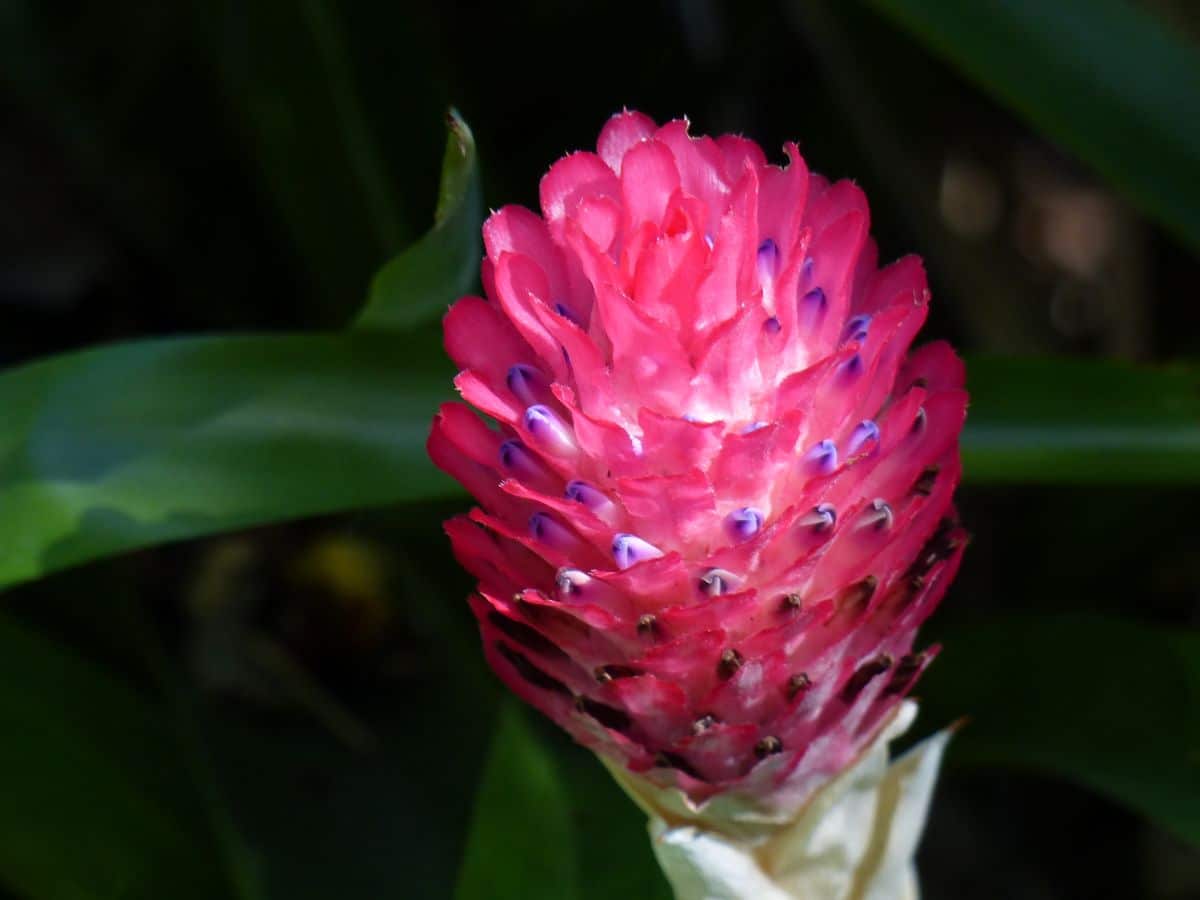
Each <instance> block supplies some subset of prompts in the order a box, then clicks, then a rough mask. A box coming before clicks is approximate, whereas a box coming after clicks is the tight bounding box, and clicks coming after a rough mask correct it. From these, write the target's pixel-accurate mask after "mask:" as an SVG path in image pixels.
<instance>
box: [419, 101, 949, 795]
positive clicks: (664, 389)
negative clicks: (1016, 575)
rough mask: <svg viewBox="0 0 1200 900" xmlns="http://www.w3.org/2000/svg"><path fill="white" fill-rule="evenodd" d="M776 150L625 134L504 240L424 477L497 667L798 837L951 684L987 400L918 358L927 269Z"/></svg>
mask: <svg viewBox="0 0 1200 900" xmlns="http://www.w3.org/2000/svg"><path fill="white" fill-rule="evenodd" d="M785 152H786V154H787V157H788V161H787V164H786V165H785V166H783V167H778V166H775V165H771V164H768V162H767V160H766V159H765V157H764V154H763V152H762V150H761V149H760V148H759V147H758V145H757V144H755V143H753V142H752V141H749V140H747V139H745V138H741V137H737V136H733V135H725V136H722V137H719V138H717V139H715V140H714V139H711V138H707V137H703V138H696V137H692V136H691V135H690V134H689V133H688V123H687V122H686V121H673V122H669V123H667V124H666V125H663V126H662V127H658V126H656V125H655V123H654V122H653V121H651V120H650V119H649V118H647V117H646V116H644V115H641V114H639V113H636V112H623V113H621V114H619V115H616V116H614V117H613V118H612V119H611V120H609V122H608V123H607V124H606V125H605V127H604V129H603V131H602V132H601V134H600V138H599V142H598V147H597V152H596V153H587V152H580V153H574V154H571V155H569V156H567V157H565V158H564V159H561V160H560V161H559V162H557V163H556V164H555V165H554V166H553V167H552V168H551V169H550V171H549V172H548V173H547V174H546V176H545V177H544V178H543V179H542V182H541V190H540V200H541V207H542V215H541V216H538V215H537V214H535V213H533V212H531V211H529V210H527V209H524V208H522V207H517V206H510V207H505V208H504V209H501V210H499V211H498V212H496V213H494V214H493V215H492V216H491V217H490V218H489V219H488V221H487V223H486V224H485V226H484V242H485V246H486V251H487V257H486V259H485V261H484V263H483V283H484V287H485V291H486V294H487V298H486V299H484V298H479V297H464V298H462V299H461V300H459V301H458V302H457V303H456V304H455V305H454V306H453V307H452V308H451V310H450V312H449V313H448V314H447V316H446V319H445V339H446V348H447V351H448V352H449V354H450V356H451V357H452V358H453V359H454V361H455V362H456V363H457V364H458V365H459V366H460V368H461V372H460V374H459V375H458V377H457V379H456V382H455V384H456V386H457V388H458V390H459V391H460V392H461V394H462V396H463V398H464V399H465V400H466V401H467V403H469V404H470V405H471V406H473V407H475V409H476V410H478V411H480V412H482V413H485V414H486V415H487V416H489V417H491V418H492V419H493V420H495V422H496V423H498V425H499V428H498V429H496V428H493V427H489V425H488V424H487V423H485V421H484V420H483V419H482V418H480V417H478V416H476V415H475V414H474V413H473V412H472V410H471V409H470V408H469V407H467V406H466V405H463V404H456V403H452V404H447V405H445V406H444V407H443V408H442V409H441V410H440V411H439V413H438V415H437V417H436V420H435V422H434V426H433V431H432V434H431V436H430V439H429V452H430V454H431V456H432V458H433V459H434V461H435V462H436V463H437V465H438V466H440V467H441V468H442V469H444V470H446V471H447V472H448V473H450V474H451V475H452V476H454V477H455V478H456V479H458V480H459V481H460V482H462V484H463V485H464V486H466V488H467V489H468V490H469V491H470V492H471V493H472V494H473V495H474V496H475V498H476V500H477V501H478V503H479V506H478V508H476V509H474V510H472V511H471V513H470V514H469V515H467V516H462V517H458V518H455V519H452V520H451V521H449V522H448V523H447V525H446V528H447V531H448V533H449V535H450V538H451V540H452V543H453V546H454V550H455V553H456V556H457V557H458V559H459V560H460V561H461V562H462V564H463V565H464V566H465V567H466V568H467V569H468V570H470V571H471V572H472V573H473V574H474V575H475V576H476V577H477V578H478V579H479V587H478V592H477V593H476V594H475V595H474V596H473V597H472V600H471V603H472V607H473V609H474V612H475V614H476V616H477V618H478V620H479V626H480V630H481V632H482V638H483V644H484V648H485V652H486V654H487V656H488V659H489V661H490V663H491V665H492V666H493V668H494V669H495V670H496V672H497V673H498V674H499V675H500V677H501V678H502V679H503V680H504V681H505V682H506V683H507V684H508V685H509V687H511V688H512V690H513V691H515V692H516V693H517V694H518V695H520V696H521V697H522V698H523V699H525V700H526V701H527V702H529V703H530V704H532V705H533V706H535V707H537V708H538V709H540V710H541V711H542V712H544V713H545V714H546V715H548V716H550V717H551V718H552V719H554V720H555V721H556V722H558V723H559V724H560V725H561V726H562V727H563V728H565V729H566V730H567V731H568V732H570V733H571V734H572V735H573V736H574V737H575V738H576V739H577V740H579V741H581V742H582V743H584V744H586V745H587V746H589V747H591V748H592V749H594V750H595V751H596V752H598V753H599V754H601V755H602V756H603V757H605V758H606V759H607V760H608V762H609V764H610V766H615V767H618V768H619V767H624V768H625V769H626V770H628V771H631V772H633V773H640V777H642V778H644V779H648V780H649V781H650V782H651V783H652V784H654V785H657V786H659V787H663V788H671V787H674V788H678V789H679V790H681V791H682V792H683V793H684V794H685V795H686V797H687V799H688V801H690V802H691V803H694V804H702V803H703V802H704V801H706V800H708V799H710V798H711V797H713V796H714V795H716V794H727V795H730V794H731V795H735V796H737V797H739V798H744V799H748V800H749V801H751V802H754V803H757V804H758V805H760V806H762V807H764V808H774V807H778V806H789V807H791V808H795V807H796V806H797V805H798V804H800V803H803V802H804V801H805V799H806V798H808V797H809V796H811V795H812V793H813V791H815V790H816V789H817V788H819V787H820V785H821V784H823V783H824V782H826V781H827V780H828V779H829V778H830V777H832V776H833V775H835V774H836V773H838V772H839V771H842V770H843V769H844V768H845V767H846V766H847V765H849V764H850V763H851V762H853V761H854V759H855V758H857V756H858V755H859V754H860V753H861V752H862V750H863V748H864V747H866V746H867V745H868V744H869V743H870V742H871V741H872V740H873V739H874V737H875V736H876V734H877V733H878V732H879V731H880V729H881V728H882V727H883V726H884V724H886V722H887V721H888V718H889V716H890V715H891V714H892V713H893V712H894V711H895V708H896V707H897V705H898V704H899V703H900V702H901V699H902V698H903V697H904V695H905V694H906V693H907V692H908V691H909V689H910V687H911V686H912V684H913V682H914V681H915V680H916V678H917V677H918V676H919V675H920V673H921V671H922V670H923V669H924V668H925V666H926V665H927V664H928V663H929V661H930V659H931V658H932V656H933V651H931V650H925V651H923V652H919V653H916V652H914V651H913V639H914V634H915V631H916V629H917V627H918V625H920V624H921V622H922V621H923V620H924V619H925V618H926V617H927V616H928V615H929V614H930V612H931V611H932V610H933V608H934V607H935V606H936V604H937V603H938V601H939V600H940V598H941V596H942V595H943V593H944V592H945V590H946V587H947V584H948V583H949V582H950V580H951V578H952V577H953V575H954V572H955V570H956V568H957V566H958V563H959V558H960V556H961V550H962V545H963V544H964V541H963V535H962V532H961V531H960V529H959V528H958V526H957V524H956V521H955V517H954V513H953V509H952V505H951V504H952V494H953V491H954V489H955V486H956V485H957V483H958V480H959V471H960V464H959V455H958V435H959V431H960V430H961V427H962V423H963V418H964V414H965V409H966V404H967V397H966V394H965V392H964V390H963V387H962V386H963V378H964V376H963V369H962V365H961V363H960V361H959V360H958V359H957V357H956V356H955V355H954V353H953V352H952V351H951V349H950V348H949V347H948V346H946V345H945V344H941V343H934V344H929V345H926V346H924V347H922V348H920V349H918V350H916V351H914V352H912V353H908V350H909V345H910V343H911V342H912V340H913V338H914V336H915V335H916V333H917V331H918V329H919V328H920V327H921V324H922V322H923V321H924V319H925V315H926V308H927V303H928V300H929V291H928V288H927V284H926V279H925V274H924V271H923V269H922V266H921V263H920V260H919V259H917V258H915V257H907V258H905V259H901V260H900V261H899V262H896V263H894V264H892V265H889V266H886V267H884V268H879V267H878V265H877V252H876V248H875V245H874V243H873V241H872V240H871V238H870V237H869V235H868V229H869V214H868V209H867V202H866V198H865V196H864V195H863V193H862V191H861V190H859V188H858V187H857V186H855V185H854V184H853V183H851V182H849V181H841V182H837V183H833V184H831V183H829V182H828V181H826V180H825V179H824V178H822V177H820V176H819V175H815V174H812V173H810V172H809V171H808V169H807V168H806V166H805V163H804V160H803V159H802V158H801V157H800V155H799V152H798V151H797V149H796V147H795V146H794V145H792V144H789V145H787V147H786V148H785Z"/></svg>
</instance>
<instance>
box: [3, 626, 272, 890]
mask: <svg viewBox="0 0 1200 900" xmlns="http://www.w3.org/2000/svg"><path fill="white" fill-rule="evenodd" d="M0 717H2V718H3V719H4V721H5V722H6V723H8V724H7V725H6V727H5V729H4V740H2V741H0V769H2V770H3V771H4V772H5V777H4V789H3V790H0V883H2V884H3V885H4V886H5V887H7V888H9V889H10V890H12V891H14V892H16V893H17V894H19V895H20V896H22V897H30V898H37V900H110V898H111V900H153V898H160V897H178V898H181V900H190V898H196V900H203V898H212V897H240V898H244V897H248V896H250V895H248V894H246V893H243V892H239V891H237V890H235V889H234V878H235V877H236V876H235V875H234V873H233V872H232V871H230V870H229V869H228V868H227V867H226V865H225V864H223V863H222V858H221V850H220V847H219V846H218V844H217V843H216V841H215V840H214V836H213V834H212V833H211V832H210V831H209V830H208V828H207V827H206V821H205V813H204V811H203V808H202V806H201V804H200V797H199V794H198V793H197V792H196V790H195V789H194V787H193V783H192V780H191V773H189V771H188V770H187V768H186V767H185V766H184V765H183V764H182V763H181V761H180V758H179V753H178V746H177V744H176V741H175V738H174V736H173V735H172V733H171V731H170V729H169V728H168V727H167V726H166V723H165V717H164V716H163V715H162V711H161V709H159V708H158V707H156V706H155V704H153V703H151V702H150V701H148V700H145V699H143V698H142V697H140V696H139V695H138V694H137V693H136V692H134V691H133V690H132V689H131V688H130V687H129V686H128V685H127V684H125V683H123V682H121V681H119V680H118V679H116V678H114V677H112V676H110V675H109V674H108V673H106V672H104V671H103V670H101V669H98V668H96V667H95V666H93V665H91V664H89V663H87V662H85V661H83V660H82V659H79V658H78V657H76V656H74V655H72V654H71V653H70V652H69V651H68V650H66V649H64V648H63V647H61V646H57V645H55V644H53V643H51V642H50V641H47V640H46V639H44V638H42V637H40V636H38V635H37V634H35V633H33V632H31V631H28V630H27V629H25V628H24V627H22V626H19V625H17V624H16V623H15V622H13V621H12V620H11V619H10V618H8V617H7V616H4V617H0Z"/></svg>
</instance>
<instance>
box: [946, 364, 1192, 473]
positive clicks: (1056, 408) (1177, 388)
mask: <svg viewBox="0 0 1200 900" xmlns="http://www.w3.org/2000/svg"><path fill="white" fill-rule="evenodd" d="M967 388H968V390H970V392H971V408H970V412H969V414H968V416H967V427H966V429H965V431H964V432H963V442H962V447H963V462H964V466H965V469H964V472H965V477H966V479H967V480H968V481H970V482H972V483H993V482H1008V483H1026V484H1090V483H1106V482H1120V483H1148V482H1158V483H1165V484H1172V483H1179V484H1197V483H1200V370H1197V369H1196V368H1195V367H1189V366H1183V365H1177V366H1171V367H1161V368H1152V367H1147V366H1133V365H1125V364H1120V363H1109V362H1097V361H1089V360H1083V359H989V358H971V359H968V361H967Z"/></svg>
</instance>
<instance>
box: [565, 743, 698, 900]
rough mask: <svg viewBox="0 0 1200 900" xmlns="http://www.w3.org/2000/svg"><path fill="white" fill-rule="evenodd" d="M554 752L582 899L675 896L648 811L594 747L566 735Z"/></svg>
mask: <svg viewBox="0 0 1200 900" xmlns="http://www.w3.org/2000/svg"><path fill="white" fill-rule="evenodd" d="M553 750H554V759H555V760H556V761H557V762H558V763H559V764H560V765H561V766H562V769H563V774H564V777H565V780H566V783H567V795H568V796H569V797H570V798H571V813H572V819H573V822H574V828H575V834H576V835H577V844H578V847H579V851H578V852H579V871H580V884H581V889H580V895H581V898H582V900H610V898H612V897H636V898H637V900H671V898H672V897H673V896H674V894H673V892H672V891H671V887H670V885H669V884H667V879H666V878H665V877H664V875H663V873H662V869H660V868H659V865H658V860H656V859H655V858H654V851H653V848H652V847H651V846H650V835H649V833H648V829H647V827H646V826H647V824H648V823H647V819H646V814H645V813H644V812H642V811H641V810H640V809H638V807H637V806H636V805H635V804H634V802H633V801H632V800H630V799H629V796H628V795H627V794H626V793H625V792H624V791H623V790H621V788H620V787H618V786H617V783H616V781H614V780H613V778H612V776H611V775H610V774H609V773H608V770H607V769H605V768H604V766H603V765H602V764H601V763H600V760H599V759H597V758H596V756H595V755H594V754H593V753H592V752H591V751H589V750H586V749H585V748H583V747H581V746H579V745H578V744H575V743H573V742H570V741H569V740H568V739H566V738H565V737H564V738H563V739H562V740H560V741H558V742H557V745H556V746H555V747H554V748H553Z"/></svg>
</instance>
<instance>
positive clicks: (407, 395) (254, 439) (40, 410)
mask: <svg viewBox="0 0 1200 900" xmlns="http://www.w3.org/2000/svg"><path fill="white" fill-rule="evenodd" d="M398 346H399V345H398V342H397V339H396V338H395V337H394V336H380V335H369V334H367V335H351V334H311V335H278V336H254V337H250V336H246V337H221V338H216V337H200V338H189V339H178V340H151V341H140V342H135V343H129V344H118V345H114V346H110V347H101V348H98V349H93V350H86V351H83V352H79V353H70V354H66V355H64V356H58V357H55V358H52V359H48V360H44V361H41V362H35V363H32V364H30V365H26V366H21V367H19V368H17V369H14V370H10V371H8V372H5V373H4V374H3V375H0V409H3V410H4V411H5V418H4V424H3V428H2V429H0V509H2V510H3V511H4V520H5V528H6V532H7V534H8V538H7V539H6V540H5V542H4V545H3V547H0V585H10V584H13V583H16V582H20V581H24V580H27V579H30V578H36V577H38V576H40V575H44V574H46V573H48V572H52V571H55V570H57V569H61V568H64V567H66V566H69V565H73V564H76V563H81V562H85V561H88V560H92V559H97V558H100V557H103V556H108V555H111V554H115V553H120V552H125V551H128V550H133V549H136V548H139V547H146V546H150V545H153V544H159V543H163V542H165V541H171V540H178V539H181V538H189V537H196V536H199V535H206V534H213V533H217V532H222V531H229V530H232V529H237V528H243V527H246V526H250V525H257V524H262V523H266V522H274V521H279V520H283V519H291V518H295V517H299V516H308V515H313V514H317V513H329V512H335V511H340V510H346V509H352V508H360V507H368V506H378V505H382V504H389V503H395V502H398V501H401V500H414V499H429V498H435V497H444V496H448V495H452V494H453V493H455V492H456V491H457V488H456V487H455V486H454V485H453V483H452V482H451V481H450V480H449V479H448V478H446V477H444V476H442V475H441V474H440V473H439V472H438V471H437V470H436V469H434V467H433V465H432V464H431V463H430V462H429V459H428V457H427V456H426V453H425V437H426V435H427V433H428V429H429V423H430V419H431V416H432V414H433V412H434V409H435V407H436V404H437V402H438V401H439V400H440V399H441V398H442V397H443V396H444V395H445V394H447V393H448V390H449V381H448V380H447V379H446V378H445V377H444V376H442V375H440V374H435V373H430V374H427V375H423V374H421V371H415V370H413V369H410V368H406V367H401V366H398V365H397V364H396V358H397V349H398Z"/></svg>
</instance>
